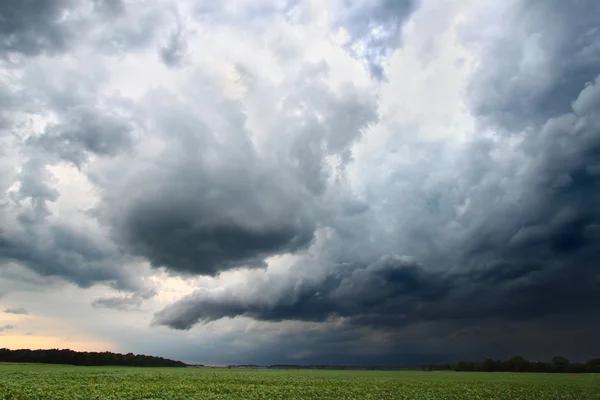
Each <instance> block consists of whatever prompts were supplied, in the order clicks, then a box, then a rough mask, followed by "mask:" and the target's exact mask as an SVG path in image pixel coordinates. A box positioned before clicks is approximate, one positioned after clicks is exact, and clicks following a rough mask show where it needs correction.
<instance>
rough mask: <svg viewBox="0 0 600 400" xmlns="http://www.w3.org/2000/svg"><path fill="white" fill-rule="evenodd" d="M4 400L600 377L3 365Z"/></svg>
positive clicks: (475, 390)
mask: <svg viewBox="0 0 600 400" xmlns="http://www.w3.org/2000/svg"><path fill="white" fill-rule="evenodd" d="M0 399H1V400H5V399H10V400H38V399H49V400H50V399H51V400H55V399H56V400H59V399H60V400H71V399H82V400H83V399H85V400H100V399H103V400H125V399H126V400H139V399H156V400H158V399H182V400H183V399H186V400H190V399H286V400H287V399H291V400H293V399H333V400H335V399H377V400H384V399H511V400H515V399H600V375H598V374H570V375H567V374H527V373H523V374H514V373H477V372H475V373H470V372H416V371H415V372H411V371H401V372H387V371H316V370H235V369H231V370H228V369H209V368H134V367H130V368H128V367H74V366H64V365H61V366H59V365H44V364H37V365H36V364H0Z"/></svg>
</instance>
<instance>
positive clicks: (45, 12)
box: [0, 0, 78, 55]
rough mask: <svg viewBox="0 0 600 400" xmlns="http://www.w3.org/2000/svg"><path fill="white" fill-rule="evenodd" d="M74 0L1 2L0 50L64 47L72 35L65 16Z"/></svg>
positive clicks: (34, 50) (33, 52)
mask: <svg viewBox="0 0 600 400" xmlns="http://www.w3.org/2000/svg"><path fill="white" fill-rule="evenodd" d="M77 4H78V1H77V0H6V1H3V2H2V4H0V33H1V39H0V50H1V53H2V55H5V54H6V52H16V53H22V54H25V55H36V54H39V53H40V52H42V51H48V52H51V53H52V52H57V51H64V50H65V49H66V48H67V47H68V45H69V43H70V41H71V40H72V38H73V33H74V32H73V31H72V29H71V22H70V21H69V18H65V14H66V13H67V11H68V10H69V9H71V8H72V7H74V6H75V5H77Z"/></svg>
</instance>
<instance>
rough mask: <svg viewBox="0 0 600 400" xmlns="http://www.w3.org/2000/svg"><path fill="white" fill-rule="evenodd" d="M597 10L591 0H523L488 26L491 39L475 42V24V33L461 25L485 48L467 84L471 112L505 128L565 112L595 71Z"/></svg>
mask: <svg viewBox="0 0 600 400" xmlns="http://www.w3.org/2000/svg"><path fill="white" fill-rule="evenodd" d="M598 13H600V4H599V3H598V2H596V1H593V0H583V1H575V2H562V1H557V0H552V1H545V2H543V1H529V0H527V1H520V2H517V3H516V6H515V7H514V8H512V9H510V10H508V11H507V12H506V16H505V17H504V18H503V20H502V21H499V23H500V25H499V24H498V23H496V24H495V25H493V27H494V28H496V29H500V30H501V32H502V34H501V35H499V36H496V38H495V40H486V41H485V42H480V41H478V40H477V39H476V38H481V31H480V28H479V25H478V26H477V27H473V29H477V30H479V32H474V31H471V30H467V31H466V32H467V33H466V36H467V37H471V38H472V42H473V45H475V46H478V47H482V46H485V47H484V48H485V50H486V51H485V52H484V57H483V60H482V62H481V63H480V64H479V66H478V67H477V70H476V73H475V78H474V79H473V83H472V89H471V97H472V99H473V107H474V108H475V111H476V112H477V113H478V114H480V115H481V116H485V117H486V119H488V120H490V121H491V122H493V123H497V124H499V125H500V126H502V127H505V128H507V129H509V130H511V129H523V128H525V127H526V126H527V125H528V124H531V123H536V124H537V125H538V126H540V125H542V124H544V123H545V122H546V121H547V120H548V119H549V118H550V117H553V116H556V115H560V114H562V113H566V112H569V110H570V102H571V101H573V99H574V98H575V97H576V96H577V95H578V94H579V92H580V91H581V88H582V87H583V85H584V84H585V83H586V82H589V81H591V80H592V79H594V78H595V77H596V75H597V74H598V67H597V66H598V64H599V63H600V44H599V43H600V30H599V29H598V21H597V18H596V17H595V16H596V15H598ZM490 29H491V28H490ZM490 32H491V30H490ZM484 39H488V38H487V37H485V36H484Z"/></svg>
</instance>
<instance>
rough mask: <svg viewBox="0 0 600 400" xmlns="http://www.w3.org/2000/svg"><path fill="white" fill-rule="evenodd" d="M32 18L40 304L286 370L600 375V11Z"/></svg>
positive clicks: (20, 171) (14, 44) (316, 7)
mask: <svg viewBox="0 0 600 400" xmlns="http://www.w3.org/2000/svg"><path fill="white" fill-rule="evenodd" d="M13 3H14V4H12V3H11V2H8V3H6V4H4V5H2V6H0V17H2V18H10V19H11V21H13V22H12V23H11V24H9V25H7V26H6V27H4V28H0V29H4V30H5V32H4V37H5V39H2V42H0V43H1V44H0V52H2V55H1V56H0V59H1V60H2V61H0V63H1V65H0V69H1V73H2V76H3V77H5V79H3V80H2V81H3V82H4V83H3V84H0V105H1V106H2V107H0V108H1V111H0V144H1V147H0V148H1V149H2V150H0V169H1V170H2V171H3V174H0V189H2V195H1V196H2V197H1V198H0V226H2V228H0V272H3V273H4V272H6V274H5V276H6V277H7V278H6V279H7V281H8V280H12V281H14V282H20V283H18V284H16V286H15V288H17V287H25V286H27V285H38V283H37V281H35V279H33V278H31V277H29V278H27V279H28V282H36V283H25V278H23V277H24V276H26V274H25V273H24V272H22V271H28V273H32V274H34V276H36V277H38V278H39V277H42V278H41V279H42V281H46V282H48V285H47V286H48V289H47V290H58V289H53V287H57V288H58V287H59V286H60V282H63V283H64V282H68V283H69V284H74V285H76V286H78V287H80V288H85V289H86V290H90V291H94V290H98V288H104V289H103V290H105V292H104V293H101V294H95V295H94V296H95V297H93V300H90V302H89V303H91V304H88V306H89V308H90V310H93V312H95V313H107V312H115V310H118V311H120V312H121V314H119V315H129V314H128V313H131V315H133V314H134V313H135V314H136V315H139V316H140V318H143V320H144V321H145V322H144V323H146V324H147V325H146V329H148V331H149V332H150V331H151V332H163V330H166V331H167V332H170V334H172V335H180V334H184V333H181V332H177V331H189V332H188V333H186V334H189V335H194V334H195V333H194V332H198V331H202V332H204V331H210V332H213V333H214V332H217V331H218V330H219V329H220V331H219V332H220V333H215V337H219V338H221V339H220V340H221V342H219V343H222V344H226V343H228V341H229V342H230V343H236V344H239V343H244V346H246V347H245V348H246V349H247V348H255V349H256V352H255V353H252V352H248V354H247V355H246V357H250V358H252V357H255V358H260V357H259V356H258V355H257V354H258V353H260V351H259V350H260V349H261V346H260V344H259V343H260V339H257V338H259V337H260V336H261V335H271V336H270V337H271V339H270V343H272V344H273V346H272V348H273V349H275V350H273V352H272V354H271V353H269V355H268V357H267V356H264V357H263V358H260V359H261V360H267V359H269V360H273V362H277V361H276V359H277V358H278V357H280V358H281V359H285V360H293V359H296V360H304V361H306V362H309V361H314V362H328V361H327V359H329V360H332V361H331V363H335V360H338V361H340V362H351V361H352V360H354V361H356V362H361V363H377V361H378V360H379V361H381V362H382V363H392V364H393V363H394V359H396V358H401V357H403V356H404V357H406V359H411V360H425V359H426V358H428V357H430V358H431V359H437V360H442V359H450V358H452V357H454V356H458V353H462V354H467V355H471V356H473V357H480V356H481V357H485V356H488V355H491V353H494V355H497V356H504V355H505V354H498V353H503V352H506V353H511V352H521V353H522V354H525V352H523V351H522V350H523V349H527V348H530V349H532V350H531V351H532V353H531V354H533V355H535V356H539V357H546V356H552V355H553V354H550V353H551V352H553V351H554V349H561V350H563V351H564V352H565V355H566V356H572V357H580V356H583V355H584V354H585V353H586V352H588V353H589V352H593V351H595V350H594V343H592V340H582V341H581V342H580V343H578V344H577V345H576V346H575V345H573V346H572V347H571V348H569V346H568V345H565V344H564V343H563V342H564V341H565V340H566V339H565V338H568V337H571V336H572V335H575V334H577V335H583V336H585V337H590V338H591V337H594V335H596V334H597V333H599V331H598V329H599V327H598V326H596V325H595V324H592V323H588V322H586V321H587V320H588V319H589V318H590V316H591V315H595V314H596V313H597V312H598V311H600V302H599V300H598V299H599V298H600V297H599V296H598V294H599V292H600V272H599V271H598V268H597V267H596V263H595V262H594V261H595V260H597V259H598V257H599V256H600V211H599V210H598V207H597V204H598V203H599V201H600V113H599V112H598V110H600V67H598V65H600V46H599V43H600V37H599V36H598V35H599V34H598V32H600V30H599V28H600V26H598V22H597V21H596V20H595V19H594V18H593V16H594V15H597V14H598V12H600V9H598V7H599V6H598V5H597V4H596V2H593V1H581V2H576V3H574V4H573V5H570V6H566V5H564V4H562V3H560V2H555V1H550V2H545V3H540V2H532V1H526V0H515V1H510V2H494V1H492V2H490V3H489V4H487V5H486V6H483V5H481V4H479V3H478V2H469V1H465V2H459V1H448V2H443V4H442V3H440V4H437V3H436V2H432V1H402V2H390V1H376V0H374V1H351V2H341V1H339V2H338V1H334V2H331V3H327V4H323V3H321V2H316V1H301V2H298V1H285V2H277V1H270V0H264V1H262V0H261V1H260V2H258V3H256V4H254V3H253V4H249V3H248V4H237V3H236V5H235V6H234V5H233V3H232V2H228V1H225V2H220V3H219V4H217V5H210V6H208V5H206V6H203V5H202V4H198V3H197V2H191V1H189V2H188V1H183V2H177V4H175V2H170V1H167V0H157V1H153V2H142V3H127V2H120V1H83V0H81V1H79V0H78V1H52V2H44V5H43V6H42V5H40V7H42V8H44V9H46V11H47V12H45V13H42V14H39V15H38V14H36V15H35V16H34V15H33V14H31V13H30V12H29V9H28V8H27V7H23V6H21V5H20V3H19V2H13ZM256 21H260V22H261V23H260V24H258V23H257V22H256ZM548 21H551V23H549V22H548ZM19 268H20V269H19ZM21 269H22V270H21ZM15 271H21V272H18V273H17V272H15ZM161 280H164V282H160V281H161ZM167 282H178V283H167ZM181 282H184V283H181ZM171 284H172V285H174V286H169V285H171ZM19 285H21V286H19ZM178 285H179V286H178ZM0 291H1V292H3V293H8V294H9V295H10V292H11V287H10V286H8V285H7V287H3V286H1V287H0ZM13 291H14V292H17V291H18V290H16V289H13ZM174 293H177V295H175V294H174ZM57 295H60V292H57ZM6 301H8V300H6ZM12 304H15V303H12ZM17 304H23V305H24V306H26V307H27V308H29V309H31V307H29V304H27V303H21V302H19V303H17ZM8 310H13V312H12V313H13V314H19V313H18V312H14V311H19V310H20V309H14V308H8V309H7V311H6V312H7V313H11V311H8ZM23 311H25V310H24V309H23ZM90 312H92V311H90ZM25 313H26V312H25ZM21 314H23V313H21ZM36 314H37V312H36ZM567 320H568V321H569V326H571V329H570V330H568V329H566V328H559V325H560V324H561V322H560V321H567ZM238 324H247V326H246V327H245V328H244V327H243V326H242V325H238ZM124 325H126V324H124ZM250 326H251V327H252V328H249V327H250ZM499 326H506V327H507V329H509V328H510V329H509V331H510V332H508V331H506V332H502V330H500V329H498V327H499ZM165 327H167V328H172V329H166V328H165ZM228 327H229V328H228ZM115 329H116V328H115ZM228 329H237V330H238V331H243V330H244V329H248V332H253V333H252V334H250V333H249V334H248V336H247V337H242V336H235V335H232V334H231V331H228ZM253 329H254V330H253ZM203 330H204V331H203ZM213 330H217V331H213ZM543 330H546V331H553V332H554V333H552V334H549V336H548V338H549V339H548V341H547V342H546V343H547V345H543V344H535V345H534V344H532V338H533V337H535V335H536V334H538V333H539V332H541V331H543ZM519 332H521V333H519ZM304 333H305V335H304ZM153 334H154V333H153ZM161 334H162V333H161ZM111 335H112V334H111ZM122 335H123V336H122V337H123V339H122V342H123V343H124V342H126V341H128V340H129V339H126V337H128V336H127V335H128V334H125V333H122ZM165 335H168V334H166V333H165ZM219 335H220V336H219ZM252 335H256V336H252ZM111 337H114V338H116V339H115V341H117V342H119V339H118V337H119V336H118V335H114V336H111ZM173 337H176V336H173ZM177 337H179V336H177ZM374 337H375V338H378V340H379V341H380V342H381V343H385V344H386V346H388V347H387V348H388V350H387V351H386V350H384V349H383V348H379V347H377V346H375V345H370V347H369V345H368V343H373V340H372V338H374ZM163 339H164V338H161V341H164V340H167V339H164V340H163ZM174 340H175V339H174ZM246 342H247V343H246ZM128 343H134V341H128ZM178 343H179V342H178ZM182 343H183V342H182ZM186 343H187V342H186ZM324 343H336V345H335V346H333V345H328V346H325V345H324ZM565 343H566V342H565ZM408 344H410V345H408ZM169 346H171V345H168V344H165V348H169V349H171V350H170V351H173V352H182V351H183V350H181V349H178V348H177V346H175V344H174V345H173V347H169ZM240 346H242V345H241V344H240ZM253 346H254V347H253ZM365 346H366V347H365ZM367 347H368V348H367ZM351 348H363V349H364V351H363V352H362V353H360V352H355V353H352V354H350V353H349V352H348V351H349V349H351ZM449 348H452V349H455V350H453V351H449V350H448V349H449ZM286 349H287V350H286ZM411 349H412V350H411ZM288 350H289V351H288ZM411 351H412V352H411ZM183 353H184V354H185V351H183ZM178 354H179V353H178ZM244 354H246V353H244ZM162 355H167V356H168V354H162ZM507 355H510V354H507ZM593 355H594V354H589V356H590V357H591V356H593ZM198 357H201V355H198ZM196 361H199V360H196ZM230 361H231V362H235V361H233V360H230ZM245 361H246V360H243V361H240V362H245ZM250 361H251V360H248V362H250Z"/></svg>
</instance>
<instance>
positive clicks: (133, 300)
mask: <svg viewBox="0 0 600 400" xmlns="http://www.w3.org/2000/svg"><path fill="white" fill-rule="evenodd" d="M141 305H142V299H141V298H139V297H134V296H129V297H100V298H98V299H96V300H94V302H93V303H92V306H94V307H97V308H112V309H115V310H121V311H124V310H131V309H135V308H139V307H140V306H141Z"/></svg>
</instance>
